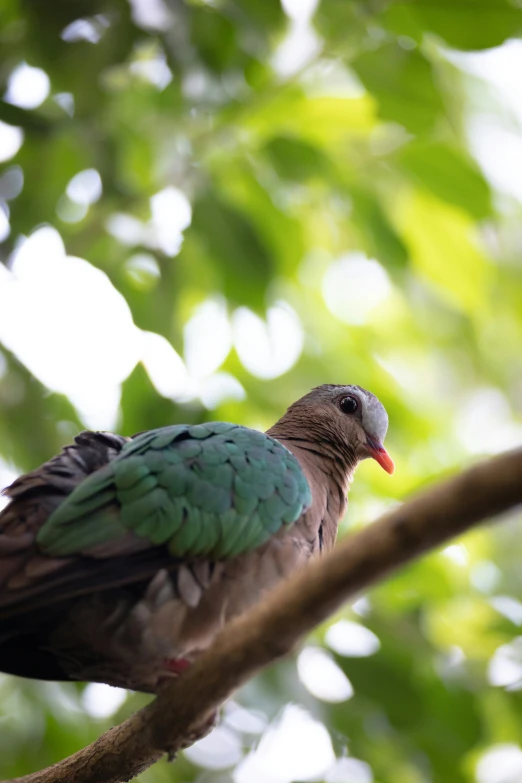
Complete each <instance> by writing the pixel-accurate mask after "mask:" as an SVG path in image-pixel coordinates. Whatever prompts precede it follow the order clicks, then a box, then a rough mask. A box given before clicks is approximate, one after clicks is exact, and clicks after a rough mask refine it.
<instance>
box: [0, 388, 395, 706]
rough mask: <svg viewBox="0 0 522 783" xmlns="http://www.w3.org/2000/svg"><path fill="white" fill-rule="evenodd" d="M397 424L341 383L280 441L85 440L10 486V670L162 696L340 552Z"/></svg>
mask: <svg viewBox="0 0 522 783" xmlns="http://www.w3.org/2000/svg"><path fill="white" fill-rule="evenodd" d="M387 428H388V416H387V413H386V410H385V408H384V407H383V405H382V404H381V403H380V402H379V400H378V399H377V397H376V396H375V395H373V394H372V393H371V392H369V391H366V390H365V389H363V388H361V387H360V386H355V385H333V384H325V385H322V386H318V387H316V388H314V389H312V390H311V391H310V392H308V393H307V394H305V395H304V396H303V397H301V398H300V399H299V400H297V402H294V403H293V404H292V405H290V407H289V408H288V410H287V411H286V412H285V413H284V415H283V416H282V417H281V418H280V419H279V421H277V422H276V423H275V424H274V425H273V426H272V427H271V428H270V429H269V430H267V432H266V433H264V432H260V431H257V430H254V429H249V428H247V427H243V426H240V425H237V424H231V423H226V422H210V423H202V424H195V425H187V424H174V425H170V426H166V427H161V428H159V429H154V430H149V431H145V432H142V433H139V434H137V435H135V436H133V437H126V436H122V435H116V434H112V433H108V432H82V433H81V434H80V435H78V436H77V437H76V438H75V441H74V443H73V444H70V445H67V446H65V447H64V448H63V450H62V451H61V453H60V454H58V455H57V456H55V457H53V458H52V459H50V460H49V461H48V462H45V463H44V464H43V465H41V466H40V467H38V468H37V469H36V470H34V471H32V472H31V473H27V474H25V475H23V476H21V477H19V478H18V479H16V480H15V481H14V482H13V483H12V484H11V485H10V486H9V487H7V488H6V489H5V490H4V494H5V495H6V496H7V498H8V499H9V500H8V503H7V505H6V506H5V508H4V509H3V510H2V512H0V671H2V672H5V673H8V674H14V675H18V676H21V677H28V678H35V679H41V680H73V681H86V682H102V683H107V684H109V685H114V686H119V687H124V688H130V689H132V690H137V691H143V692H146V693H157V692H158V691H159V689H160V688H161V686H162V685H163V684H164V683H165V682H166V681H168V680H169V679H170V678H172V677H176V676H179V675H180V674H182V673H183V671H184V670H185V669H186V668H187V667H188V666H190V664H191V663H192V662H193V661H194V660H195V658H197V656H198V655H199V654H200V653H201V652H202V651H203V650H205V649H206V648H207V647H208V646H209V645H210V644H211V643H212V641H213V639H214V638H215V637H216V635H217V634H218V633H219V632H220V631H221V630H222V629H223V627H224V626H225V625H226V624H227V623H229V622H230V621H231V620H232V619H233V618H234V617H237V616H238V615H240V614H242V613H244V612H247V611H248V610H249V609H250V608H251V607H252V606H254V605H255V604H256V603H257V602H259V601H260V600H261V599H262V598H263V596H264V595H266V593H267V592H268V591H269V590H271V589H272V588H273V587H274V586H275V585H276V584H277V583H279V582H281V581H282V580H284V579H287V578H288V577H289V576H290V574H291V573H292V572H293V571H295V570H296V569H298V568H301V567H302V566H304V565H305V564H306V563H307V562H308V561H309V560H310V558H312V557H316V556H320V555H321V554H322V553H324V552H327V551H329V550H330V549H331V548H332V547H333V546H334V543H335V539H336V535H337V527H338V523H339V521H340V519H341V518H342V517H343V515H344V513H345V510H346V506H347V493H348V489H349V485H350V483H351V481H352V478H353V474H354V471H355V468H356V467H357V464H358V463H359V462H360V461H361V460H364V459H366V458H373V459H375V460H376V461H377V463H378V464H379V465H380V466H381V467H382V468H383V469H384V470H385V471H387V472H388V473H392V472H393V469H394V465H393V462H392V459H391V457H390V456H389V454H388V452H387V451H386V450H385V448H384V445H383V442H384V438H385V435H386V432H387Z"/></svg>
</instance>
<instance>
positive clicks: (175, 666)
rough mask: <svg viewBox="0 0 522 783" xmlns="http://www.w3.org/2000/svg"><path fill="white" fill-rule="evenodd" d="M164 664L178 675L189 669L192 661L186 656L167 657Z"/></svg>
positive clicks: (169, 671) (169, 670) (168, 669)
mask: <svg viewBox="0 0 522 783" xmlns="http://www.w3.org/2000/svg"><path fill="white" fill-rule="evenodd" d="M163 666H164V668H165V671H166V672H168V673H169V674H175V675H178V674H181V673H182V672H184V671H185V669H188V667H189V666H190V661H189V660H187V659H186V658H165V660H164V661H163Z"/></svg>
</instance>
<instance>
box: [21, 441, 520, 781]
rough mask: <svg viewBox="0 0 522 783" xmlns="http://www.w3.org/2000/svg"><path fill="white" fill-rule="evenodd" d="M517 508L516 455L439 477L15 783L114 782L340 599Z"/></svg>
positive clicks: (153, 756)
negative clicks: (131, 711) (162, 684)
mask: <svg viewBox="0 0 522 783" xmlns="http://www.w3.org/2000/svg"><path fill="white" fill-rule="evenodd" d="M519 503H522V449H519V450H517V451H512V452H510V453H506V454H502V455H500V456H498V457H495V458H494V459H492V460H490V461H488V462H483V463H480V464H478V465H476V466H475V467H473V468H471V469H469V470H466V471H465V472H463V473H461V474H460V475H458V476H456V477H454V478H452V479H449V480H448V481H444V482H442V483H440V484H438V485H436V486H434V487H432V488H431V489H429V490H427V491H425V492H423V493H422V494H419V495H418V496H417V497H416V498H413V499H412V500H410V501H408V502H407V503H404V505H402V506H401V507H400V508H398V509H396V510H395V511H392V512H391V513H389V514H386V515H385V516H383V517H382V518H381V519H380V520H379V521H378V522H375V523H374V524H373V525H371V526H369V527H367V528H365V529H364V530H361V531H360V532H358V533H355V534H354V535H352V536H349V537H348V538H347V539H345V540H344V541H343V542H342V543H341V544H339V545H338V546H337V547H336V549H335V550H334V551H333V552H331V553H330V554H329V555H327V556H326V557H323V558H320V559H317V560H316V561H314V562H313V563H311V564H310V565H308V566H307V567H306V568H304V569H302V570H301V571H300V572H299V573H297V574H295V575H294V576H293V577H292V578H291V579H290V580H289V581H288V582H286V583H285V584H283V585H281V586H279V587H278V588H276V589H275V590H274V591H273V592H272V593H271V594H270V595H269V596H268V598H267V600H265V601H264V602H263V603H261V604H260V605H259V606H257V607H256V608H255V609H253V610H252V611H251V612H250V613H248V614H246V615H244V616H243V617H241V618H239V619H238V620H236V621H234V622H233V623H231V624H230V626H228V628H226V629H225V631H224V632H223V633H222V634H221V635H220V636H219V637H218V638H217V639H216V641H215V643H214V644H213V646H212V647H211V648H210V649H209V650H207V651H206V652H205V653H203V654H202V656H201V657H200V658H199V659H198V660H197V661H196V662H195V663H194V664H193V666H192V667H191V668H190V669H188V670H187V671H186V672H185V673H184V674H183V676H182V677H180V678H179V679H178V680H175V681H173V682H172V683H170V684H169V685H168V686H167V687H166V688H165V689H164V690H163V691H162V692H161V694H160V695H159V696H158V697H157V699H155V701H153V702H152V703H151V704H149V705H147V706H146V707H145V708H144V709H142V710H140V711H139V712H137V713H136V714H135V715H133V716H132V717H131V718H129V719H128V720H126V721H125V722H124V723H122V724H121V725H120V726H116V727H115V728H113V729H111V730H110V731H108V732H106V733H105V734H104V735H103V736H101V737H100V738H99V739H98V740H97V741H96V742H94V743H93V744H92V745H89V746H88V747H86V748H84V749H83V750H80V751H79V752H78V753H75V754H74V755H73V756H70V757H69V758H68V759H65V760H64V761H61V762H59V763H58V764H55V765H54V766H52V767H49V768H48V769H46V770H42V771H41V772H35V773H34V774H31V775H26V776H25V777H22V778H17V779H16V781H17V783H61V782H62V781H63V783H65V782H66V781H67V783H120V781H127V780H130V779H131V778H133V777H135V776H136V775H138V774H139V773H140V772H142V771H143V770H144V769H146V768H147V767H149V766H150V765H151V764H153V763H154V762H155V761H157V760H158V759H159V758H160V757H161V756H162V755H163V754H164V753H169V754H171V755H172V754H174V753H175V752H176V751H177V750H179V749H180V748H181V747H184V746H186V745H187V744H190V741H191V736H190V735H191V734H193V733H194V731H195V730H197V727H198V725H200V724H201V723H202V722H204V721H205V720H206V719H208V716H209V715H210V714H211V712H212V711H213V710H215V709H216V708H217V707H219V705H220V704H222V703H223V701H224V700H225V699H227V698H228V697H229V696H230V695H231V694H232V693H233V691H235V690H236V689H237V688H239V687H240V686H241V685H242V684H243V683H244V682H246V681H247V680H248V679H250V678H251V677H253V676H254V675H255V674H256V673H257V672H259V671H260V670H261V669H262V668H263V667H265V666H268V665H269V664H270V663H271V662H272V661H274V660H276V659H277V658H280V657H281V656H284V655H287V654H288V653H289V652H290V651H291V650H292V648H293V647H294V646H295V644H296V643H297V642H298V641H299V640H300V639H301V638H302V637H303V635H304V634H306V633H307V632H308V631H310V630H311V629H312V628H313V627H314V626H315V625H317V623H320V622H321V621H323V620H324V619H325V618H326V617H328V615H329V614H331V613H332V612H333V611H335V610H336V609H337V608H338V607H339V606H340V604H341V603H343V602H344V601H346V599H348V598H350V597H351V596H353V595H354V594H355V593H357V592H358V591H360V590H362V589H363V588H367V587H368V586H369V585H370V584H372V583H374V582H375V581H377V580H378V579H382V578H383V577H384V576H385V575H386V574H388V573H389V572H390V571H392V570H394V569H396V568H398V567H399V566H401V565H403V564H404V563H406V562H407V561H409V560H411V559H412V558H414V557H418V556H419V555H421V554H422V553H423V552H425V551H426V550H428V549H431V548H433V547H435V546H437V545H439V544H441V543H443V542H444V541H446V540H447V539H449V538H451V537H453V536H455V535H457V534H458V533H461V532H463V531H464V530H466V529H468V528H469V527H471V526H473V525H475V524H477V523H478V522H480V521H482V520H484V519H487V518H489V517H492V516H494V515H495V514H499V513H501V512H503V511H506V510H508V509H509V508H511V507H513V506H515V505H517V504H519Z"/></svg>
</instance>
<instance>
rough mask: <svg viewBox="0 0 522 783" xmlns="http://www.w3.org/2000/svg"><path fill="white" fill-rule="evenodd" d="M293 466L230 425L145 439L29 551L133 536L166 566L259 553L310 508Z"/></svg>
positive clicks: (94, 481)
mask: <svg viewBox="0 0 522 783" xmlns="http://www.w3.org/2000/svg"><path fill="white" fill-rule="evenodd" d="M311 499H312V498H311V492H310V488H309V486H308V483H307V481H306V478H305V476H304V474H303V472H302V470H301V467H300V465H299V462H298V461H297V459H296V458H295V457H294V456H293V454H291V452H289V451H288V450H287V449H286V448H285V447H284V446H282V445H281V444H280V443H279V442H278V441H277V440H275V439H274V438H271V437H269V436H268V435H265V434H264V433H262V432H258V431H257V430H250V429H247V428H246V427H240V426H238V425H235V424H227V423H225V422H212V423H210V424H197V425H194V426H189V425H175V426H171V427H162V428H161V429H158V430H151V431H149V432H145V433H142V434H141V435H138V436H136V437H135V438H134V439H133V440H132V441H130V442H129V443H127V444H125V446H124V447H123V449H122V450H121V452H120V454H119V455H118V456H117V457H115V459H114V460H112V462H110V463H109V464H108V465H106V466H105V467H103V468H101V469H100V470H98V471H96V473H93V474H92V475H91V476H89V477H88V478H86V479H85V480H84V481H83V482H82V483H81V484H80V485H79V486H78V487H77V488H76V489H75V490H74V491H73V492H72V493H71V494H70V495H69V496H68V497H67V498H66V499H65V500H64V502H63V503H62V504H61V505H60V506H59V508H58V509H56V511H54V512H53V513H52V514H51V515H50V517H49V519H48V520H47V521H46V523H45V524H44V525H43V527H42V528H41V530H40V532H39V534H38V537H37V541H38V544H39V545H40V547H41V548H42V549H43V551H44V552H45V553H47V554H49V555H51V556H54V557H61V556H68V555H74V554H79V553H81V552H85V551H88V550H89V549H90V548H92V547H94V546H97V545H99V544H103V543H105V542H107V541H110V540H113V539H116V538H118V537H120V536H124V535H126V534H127V533H128V532H129V531H134V532H135V533H136V534H137V535H139V536H142V537H144V538H146V539H148V540H149V541H150V542H151V544H153V545H161V544H166V545H167V546H168V547H169V550H170V552H171V553H172V555H173V556H174V557H183V556H203V555H205V556H211V557H213V558H216V559H222V558H229V557H234V556H236V555H239V554H241V553H242V552H247V551H250V550H251V549H255V548H256V547H258V546H261V544H263V543H264V542H265V541H267V540H268V539H269V538H270V536H271V535H273V534H274V533H276V532H277V531H278V530H279V529H280V528H281V527H282V526H283V525H291V524H292V523H294V522H295V521H296V520H297V519H298V518H299V517H300V516H301V514H302V513H303V512H304V511H306V510H307V508H309V506H310V503H311Z"/></svg>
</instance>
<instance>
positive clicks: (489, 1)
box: [383, 0, 522, 49]
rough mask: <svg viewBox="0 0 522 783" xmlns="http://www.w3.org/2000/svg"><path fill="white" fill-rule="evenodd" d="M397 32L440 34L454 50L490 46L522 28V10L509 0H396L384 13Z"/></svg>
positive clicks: (415, 35) (420, 35) (418, 38)
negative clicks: (433, 0)
mask: <svg viewBox="0 0 522 783" xmlns="http://www.w3.org/2000/svg"><path fill="white" fill-rule="evenodd" d="M383 21H384V22H385V24H386V26H387V27H389V28H390V29H391V30H393V31H394V32H395V33H397V34H398V35H407V36H409V37H411V38H413V39H415V40H416V41H421V40H422V38H423V36H424V35H425V34H426V33H427V32H430V33H435V34H436V35H439V36H440V37H441V38H442V39H444V41H446V43H448V44H449V45H450V46H454V47H455V48H457V49H489V48H491V47H493V46H499V45H500V44H501V43H503V42H504V41H505V40H507V39H508V38H513V37H515V36H518V35H520V33H521V31H522V10H521V9H520V8H519V7H517V5H516V3H511V2H509V0H437V2H436V3H434V2H432V1H431V0H414V2H411V1H410V0H406V2H404V0H396V2H392V3H390V5H389V7H388V9H387V10H386V11H385V13H384V15H383Z"/></svg>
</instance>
